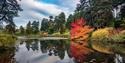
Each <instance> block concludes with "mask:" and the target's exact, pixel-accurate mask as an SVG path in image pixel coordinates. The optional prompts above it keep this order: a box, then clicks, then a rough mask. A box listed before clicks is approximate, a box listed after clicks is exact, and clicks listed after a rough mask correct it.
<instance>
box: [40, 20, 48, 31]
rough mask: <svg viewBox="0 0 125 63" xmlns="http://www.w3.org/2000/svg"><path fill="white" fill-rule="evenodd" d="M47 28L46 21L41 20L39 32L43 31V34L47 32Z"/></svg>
mask: <svg viewBox="0 0 125 63" xmlns="http://www.w3.org/2000/svg"><path fill="white" fill-rule="evenodd" d="M48 28H49V25H48V19H46V18H43V20H42V22H41V28H40V30H41V31H44V32H48Z"/></svg>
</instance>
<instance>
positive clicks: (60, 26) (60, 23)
mask: <svg viewBox="0 0 125 63" xmlns="http://www.w3.org/2000/svg"><path fill="white" fill-rule="evenodd" d="M54 22H55V28H56V29H57V30H58V31H59V32H60V33H61V34H62V33H63V32H64V23H65V13H64V12H61V13H60V14H59V15H58V16H56V17H55V20H54Z"/></svg>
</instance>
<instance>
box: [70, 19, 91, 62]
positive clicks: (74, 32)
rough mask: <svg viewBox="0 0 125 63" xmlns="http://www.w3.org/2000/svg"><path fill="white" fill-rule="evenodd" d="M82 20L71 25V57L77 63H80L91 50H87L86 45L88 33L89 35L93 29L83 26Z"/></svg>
mask: <svg viewBox="0 0 125 63" xmlns="http://www.w3.org/2000/svg"><path fill="white" fill-rule="evenodd" d="M85 23H86V22H85V20H84V19H82V18H81V19H78V20H77V21H75V22H72V23H71V26H72V28H71V31H70V35H71V36H70V39H71V46H70V47H71V55H72V56H73V57H74V58H75V59H76V60H77V61H78V62H79V63H82V62H83V61H84V60H85V58H86V55H87V54H89V53H90V52H91V51H92V50H90V49H89V48H87V45H88V37H89V35H88V33H90V32H91V31H92V30H93V28H91V27H90V26H85Z"/></svg>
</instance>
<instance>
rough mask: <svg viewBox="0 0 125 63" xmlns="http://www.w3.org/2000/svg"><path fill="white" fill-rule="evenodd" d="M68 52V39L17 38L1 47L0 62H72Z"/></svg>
mask: <svg viewBox="0 0 125 63" xmlns="http://www.w3.org/2000/svg"><path fill="white" fill-rule="evenodd" d="M68 52H69V44H68V40H25V41H21V40H19V41H18V42H17V44H16V47H11V48H6V49H1V56H0V63H74V62H73V60H72V59H71V58H70V57H69V56H70V55H69V53H68Z"/></svg>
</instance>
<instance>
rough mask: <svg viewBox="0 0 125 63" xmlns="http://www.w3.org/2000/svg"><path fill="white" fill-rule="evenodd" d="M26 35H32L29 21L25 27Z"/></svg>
mask: <svg viewBox="0 0 125 63" xmlns="http://www.w3.org/2000/svg"><path fill="white" fill-rule="evenodd" d="M26 34H27V35H30V34H32V26H31V22H30V21H29V22H28V24H27V26H26Z"/></svg>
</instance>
